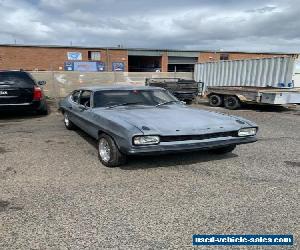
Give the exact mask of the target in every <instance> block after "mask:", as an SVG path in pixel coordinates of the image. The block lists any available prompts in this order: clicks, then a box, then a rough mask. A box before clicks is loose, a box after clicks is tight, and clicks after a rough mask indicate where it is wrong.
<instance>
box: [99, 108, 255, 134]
mask: <svg viewBox="0 0 300 250" xmlns="http://www.w3.org/2000/svg"><path fill="white" fill-rule="evenodd" d="M98 112H99V115H100V114H101V115H104V116H106V117H107V118H108V119H110V120H115V121H117V122H120V121H124V122H127V123H130V124H131V125H133V126H135V127H136V128H138V129H139V130H141V131H142V132H143V133H144V134H159V135H187V134H202V133H208V132H209V133H215V132H223V131H235V130H238V129H240V128H242V127H249V126H255V124H253V123H251V124H250V123H249V122H248V121H247V120H244V119H242V118H239V117H231V116H228V115H225V114H220V113H215V112H210V111H205V110H200V109H196V108H190V107H187V106H184V105H180V104H174V105H166V106H161V107H146V106H145V107H138V106H134V107H133V106H131V107H117V108H113V109H101V110H98V111H96V113H98Z"/></svg>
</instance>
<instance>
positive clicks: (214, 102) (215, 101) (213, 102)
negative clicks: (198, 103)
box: [209, 94, 223, 107]
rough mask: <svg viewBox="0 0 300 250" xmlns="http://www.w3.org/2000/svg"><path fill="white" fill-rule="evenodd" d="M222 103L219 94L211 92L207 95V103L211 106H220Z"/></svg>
mask: <svg viewBox="0 0 300 250" xmlns="http://www.w3.org/2000/svg"><path fill="white" fill-rule="evenodd" d="M222 104H223V98H222V97H221V96H219V95H216V94H213V95H210V96H209V105H210V106H212V107H220V106H222Z"/></svg>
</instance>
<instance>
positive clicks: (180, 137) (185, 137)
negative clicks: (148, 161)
mask: <svg viewBox="0 0 300 250" xmlns="http://www.w3.org/2000/svg"><path fill="white" fill-rule="evenodd" d="M230 136H231V137H237V136H238V131H228V132H219V133H211V134H203V135H169V136H161V137H160V141H161V142H172V141H191V140H197V141H200V140H207V139H213V138H219V137H230Z"/></svg>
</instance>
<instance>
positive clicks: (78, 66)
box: [64, 62, 105, 72]
mask: <svg viewBox="0 0 300 250" xmlns="http://www.w3.org/2000/svg"><path fill="white" fill-rule="evenodd" d="M64 68H65V70H66V71H84V72H97V71H104V70H105V64H104V63H103V62H65V67H64Z"/></svg>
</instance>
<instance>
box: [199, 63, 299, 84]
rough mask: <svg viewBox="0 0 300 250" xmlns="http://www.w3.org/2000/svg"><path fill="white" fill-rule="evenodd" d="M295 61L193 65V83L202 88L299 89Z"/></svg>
mask: <svg viewBox="0 0 300 250" xmlns="http://www.w3.org/2000/svg"><path fill="white" fill-rule="evenodd" d="M295 60H296V59H295V58H294V57H273V58H260V59H247V60H233V61H218V62H207V63H198V64H196V65H195V71H194V79H195V80H196V81H197V82H204V84H205V86H207V87H208V86H247V87H275V88H293V87H294V86H295V87H300V81H299V77H296V79H294V78H295V75H296V74H295V70H296V68H297V67H296V66H297V65H299V62H298V61H295Z"/></svg>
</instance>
